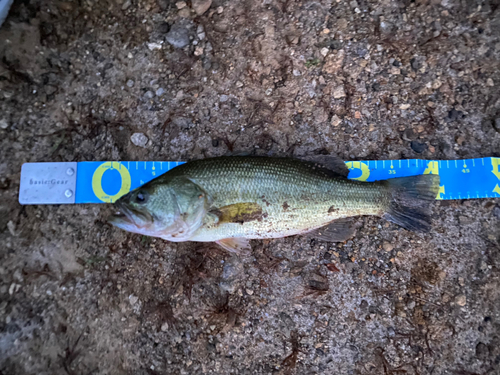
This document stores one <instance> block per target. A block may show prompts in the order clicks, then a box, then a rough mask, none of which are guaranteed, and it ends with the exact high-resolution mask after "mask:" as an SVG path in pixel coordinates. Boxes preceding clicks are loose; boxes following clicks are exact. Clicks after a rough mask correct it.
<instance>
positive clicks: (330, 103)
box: [0, 0, 500, 375]
mask: <svg viewBox="0 0 500 375" xmlns="http://www.w3.org/2000/svg"><path fill="white" fill-rule="evenodd" d="M499 61H500V3H499V1H498V0H399V1H395V0H392V1H391V0H353V1H341V0H324V1H302V2H299V1H292V0H283V1H278V0H259V1H255V0H247V1H243V0H234V1H223V0H191V1H186V2H184V1H178V2H175V1H169V0H101V1H96V0H78V1H76V0H75V1H57V2H55V1H49V0H19V1H15V2H14V5H13V7H12V9H11V12H10V15H9V17H8V18H7V20H6V22H5V24H4V25H3V26H2V27H1V29H0V198H1V199H0V244H1V246H0V275H1V278H0V374H56V375H57V374H69V375H73V374H75V375H76V374H78V375H80V374H82V375H85V374H208V373H212V374H231V373H232V374H360V375H361V374H363V375H364V374H415V375H416V374H436V375H437V374H450V375H451V374H456V375H486V374H500V280H499V276H500V270H499V266H500V247H499V242H500V225H499V219H500V206H499V202H498V200H497V201H495V200H470V201H465V200H464V201H440V202H437V203H436V205H435V208H434V225H433V229H432V231H431V232H430V233H428V234H425V235H422V234H415V233H411V232H408V231H406V230H404V229H401V228H400V227H397V226H396V225H393V224H390V223H387V222H385V221H382V220H379V219H375V218H364V217H363V218H359V219H358V220H357V222H356V223H357V228H358V229H357V232H356V235H355V237H354V238H353V239H352V240H349V241H347V242H346V243H339V244H335V243H326V242H322V241H317V240H311V239H310V238H304V237H291V238H286V239H279V240H272V241H269V240H267V241H253V242H252V244H253V254H252V255H251V256H248V257H246V258H239V257H232V256H230V254H228V253H226V252H224V251H221V250H220V249H218V248H217V247H216V246H210V245H201V244H197V243H180V244H174V243H167V242H164V241H161V240H156V239H151V238H147V237H141V236H139V235H134V234H129V233H126V232H123V231H120V230H118V229H116V228H112V227H111V226H109V225H108V224H107V223H106V216H107V215H108V214H109V212H110V210H111V208H110V207H109V206H107V205H79V206H20V205H19V204H18V202H17V195H18V189H19V176H20V169H21V165H22V163H25V162H35V161H86V160H189V159H196V158H201V157H209V156H217V155H224V154H235V153H239V152H246V153H251V154H257V155H275V156H283V155H289V156H290V155H293V156H297V157H300V156H304V155H316V154H336V155H339V156H340V157H342V158H343V159H345V160H359V159H371V160H377V159H404V158H423V159H456V158H468V157H486V156H500V95H499V91H500V89H499V82H500V69H499Z"/></svg>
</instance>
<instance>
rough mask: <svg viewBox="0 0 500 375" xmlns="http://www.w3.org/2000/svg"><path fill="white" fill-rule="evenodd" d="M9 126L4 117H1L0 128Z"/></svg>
mask: <svg viewBox="0 0 500 375" xmlns="http://www.w3.org/2000/svg"><path fill="white" fill-rule="evenodd" d="M8 127H9V123H8V122H7V120H6V119H4V118H3V119H1V120H0V128H1V129H7V128H8Z"/></svg>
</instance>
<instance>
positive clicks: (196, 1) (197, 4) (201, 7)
mask: <svg viewBox="0 0 500 375" xmlns="http://www.w3.org/2000/svg"><path fill="white" fill-rule="evenodd" d="M191 5H192V7H193V10H194V11H195V13H196V14H197V15H198V16H201V15H202V14H203V13H205V12H206V11H207V10H208V9H209V8H210V6H211V5H212V0H192V1H191Z"/></svg>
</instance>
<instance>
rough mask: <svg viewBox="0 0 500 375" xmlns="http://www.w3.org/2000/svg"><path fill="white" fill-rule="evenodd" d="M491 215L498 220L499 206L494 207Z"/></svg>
mask: <svg viewBox="0 0 500 375" xmlns="http://www.w3.org/2000/svg"><path fill="white" fill-rule="evenodd" d="M493 215H495V217H496V218H497V219H500V206H495V208H494V209H493Z"/></svg>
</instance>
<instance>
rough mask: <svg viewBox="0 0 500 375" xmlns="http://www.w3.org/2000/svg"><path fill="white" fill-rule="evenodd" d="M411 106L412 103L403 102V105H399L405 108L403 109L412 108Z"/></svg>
mask: <svg viewBox="0 0 500 375" xmlns="http://www.w3.org/2000/svg"><path fill="white" fill-rule="evenodd" d="M410 107H411V106H410V104H401V105H400V106H399V108H400V109H403V110H406V109H408V108H410Z"/></svg>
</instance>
